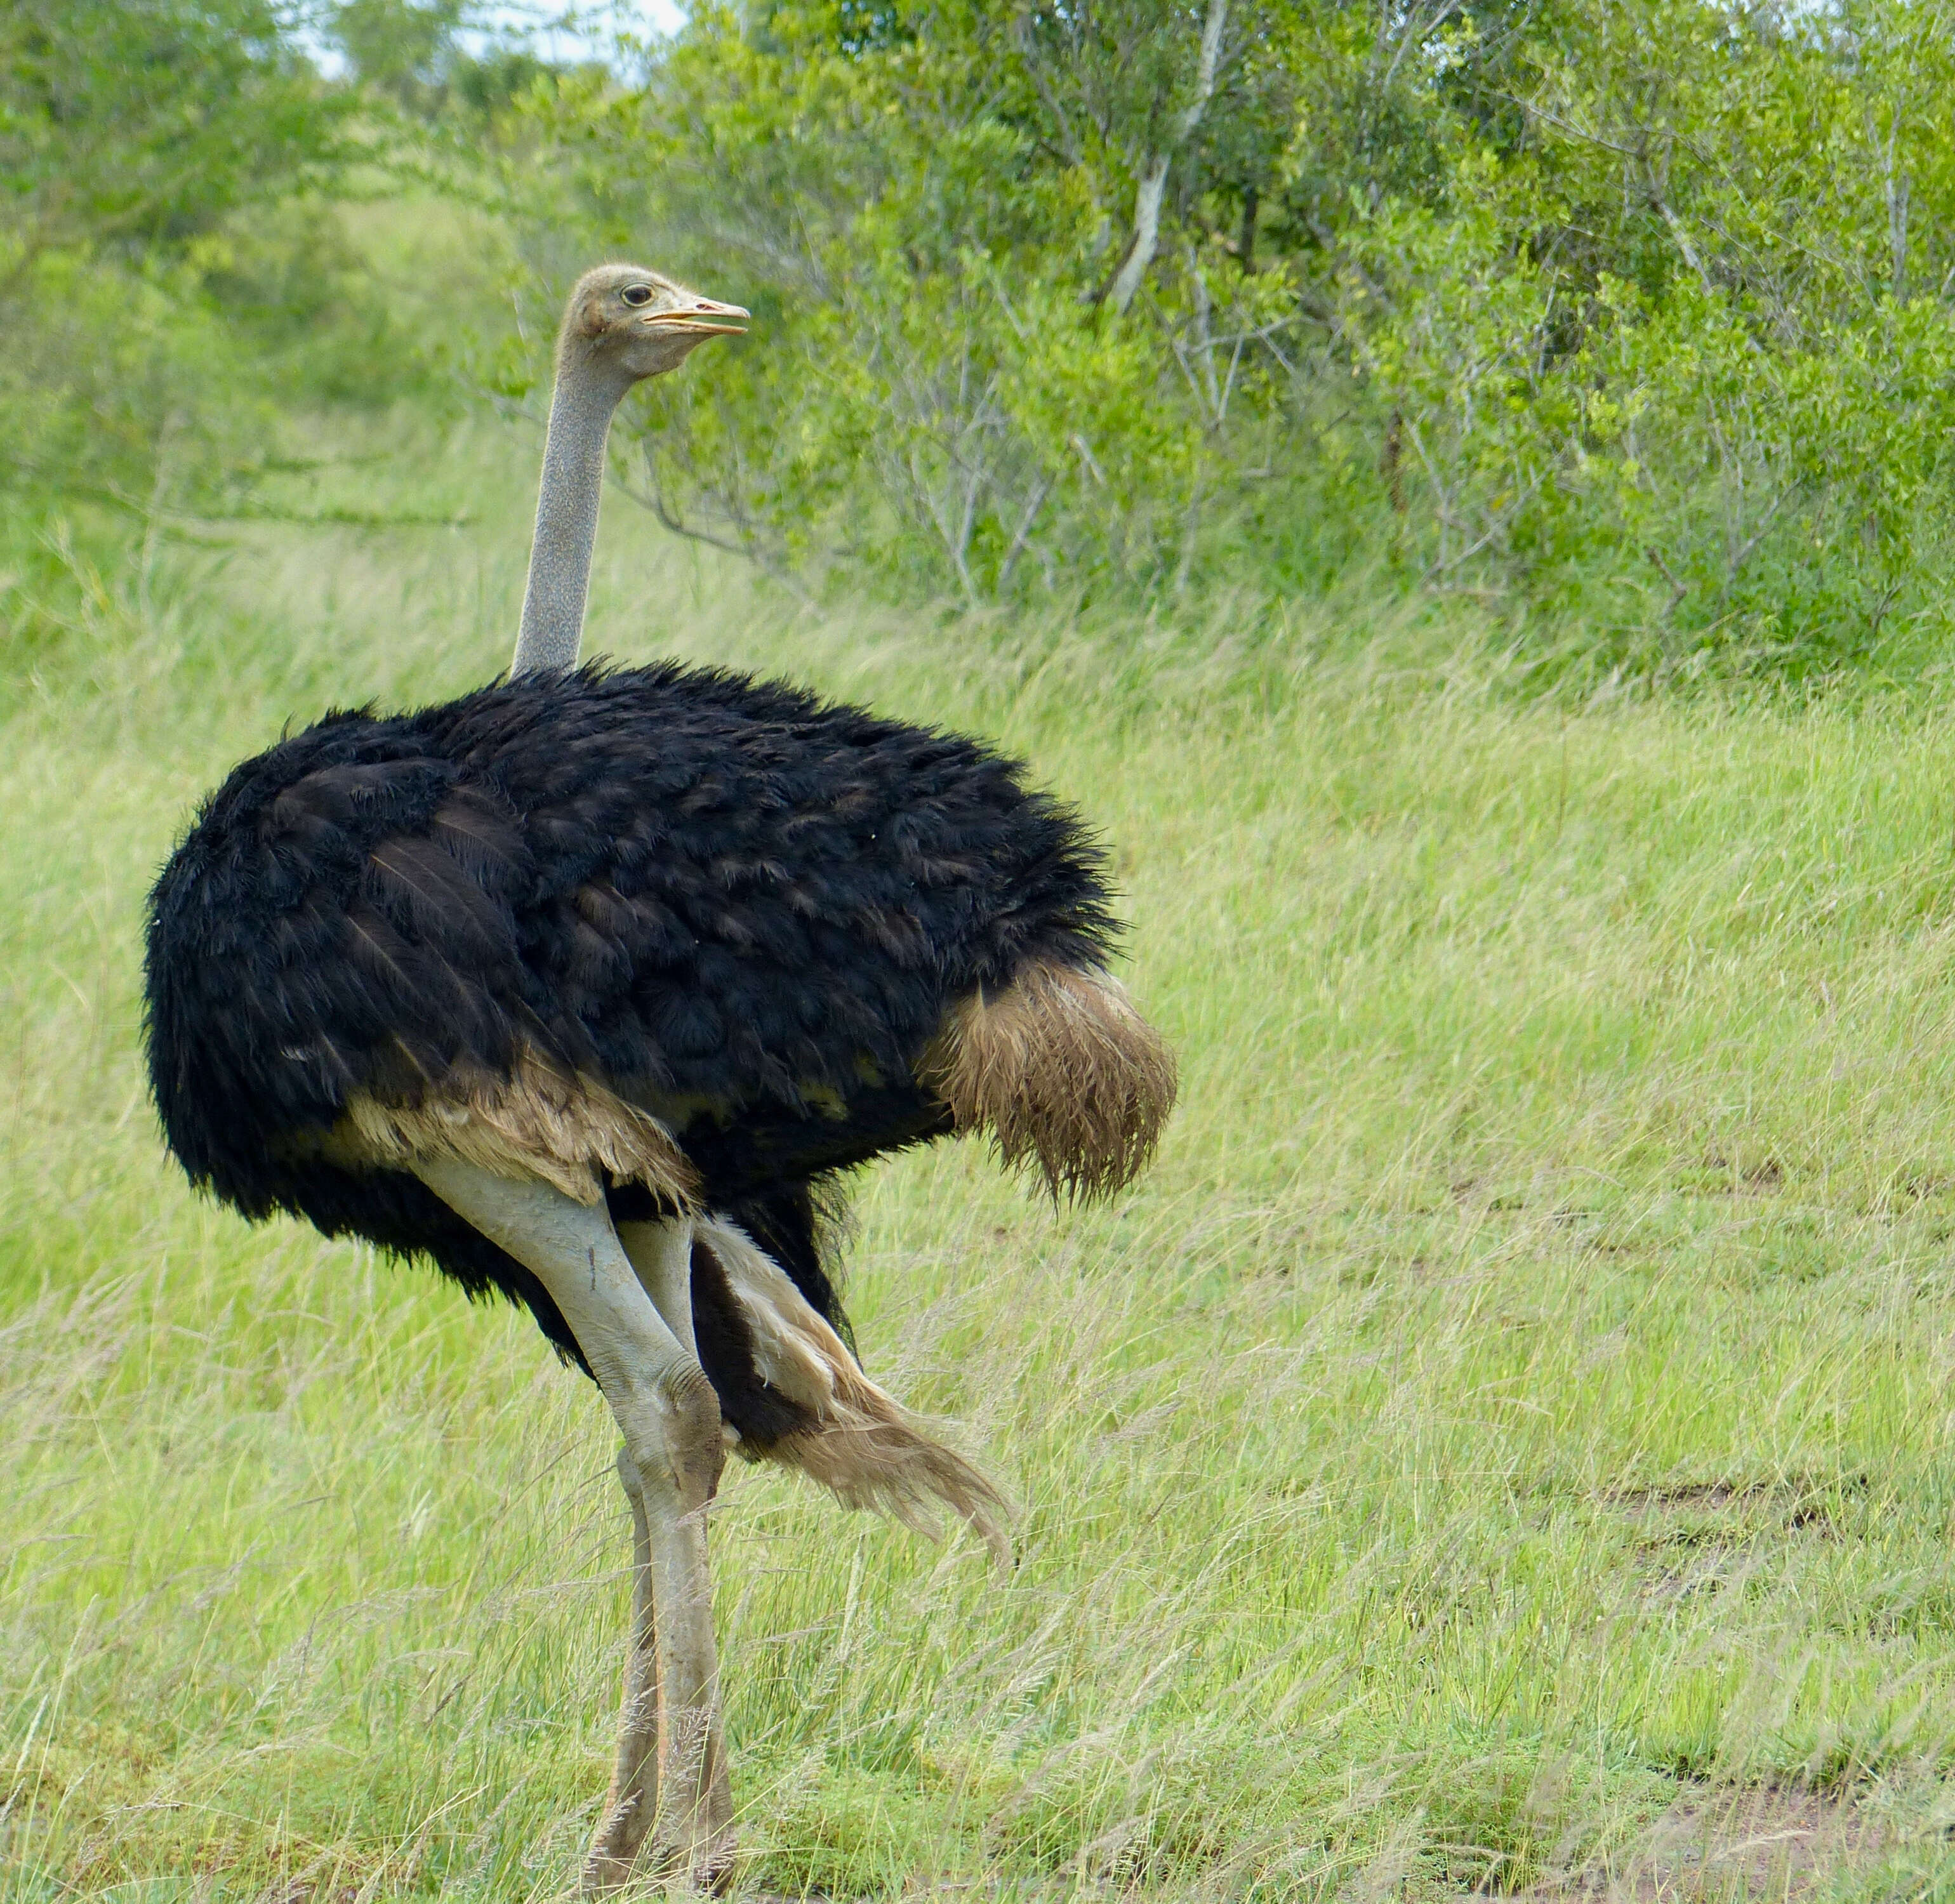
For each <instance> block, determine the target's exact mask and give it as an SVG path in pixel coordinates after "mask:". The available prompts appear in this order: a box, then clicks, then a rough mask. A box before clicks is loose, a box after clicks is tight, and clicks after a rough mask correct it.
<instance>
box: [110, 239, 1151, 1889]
mask: <svg viewBox="0 0 1955 1904" xmlns="http://www.w3.org/2000/svg"><path fill="white" fill-rule="evenodd" d="M746 316H747V313H745V311H743V310H740V309H739V308H738V307H736V306H733V305H730V304H719V303H716V302H714V301H713V300H711V299H709V298H706V297H700V296H699V295H698V294H697V293H695V292H694V291H690V290H688V289H686V288H685V287H683V286H682V285H677V284H675V283H673V282H672V281H671V280H669V279H666V278H665V277H663V276H661V275H660V274H658V273H657V272H652V271H647V270H643V269H639V268H638V267H637V266H628V265H609V266H602V267H600V268H599V269H597V270H595V271H593V272H589V273H588V274H587V275H585V276H584V278H583V279H581V280H580V281H579V282H578V285H577V286H576V288H575V291H573V292H572V294H571V298H570V301H569V304H568V307H567V310H566V311H565V316H564V321H563V325H562V331H561V333H560V335H559V338H558V342H557V351H556V386H555V390H554V393H553V395H552V401H551V407H550V416H549V433H548V438H547V442H546V449H545V453H544V463H543V480H542V484H541V489H540V496H539V499H538V502H537V526H536V535H535V540H534V544H533V546H532V550H531V555H530V571H529V578H528V584H527V590H526V593H525V595H524V603H523V614H522V624H521V633H520V635H519V637H518V641H517V645H516V653H515V663H514V666H513V667H512V671H511V674H510V677H509V678H508V679H506V680H505V681H500V682H498V683H496V684H492V685H490V687H487V688H483V689H481V690H480V691H477V692H476V693H474V694H468V695H465V696H464V697H462V698H461V699H460V700H455V701H451V702H449V703H445V704H444V705H442V706H439V707H427V708H423V709H421V710H419V711H417V712H412V713H400V714H378V713H373V712H372V711H371V710H358V711H355V712H350V713H349V712H337V713H329V714H328V715H327V716H326V717H325V718H324V719H323V720H320V722H317V723H316V725H313V726H311V727H309V728H307V729H306V730H305V731H304V732H302V733H299V734H297V735H291V736H290V737H289V738H286V739H284V740H282V741H279V744H277V745H276V746H275V747H271V748H270V749H269V750H268V751H266V752H265V753H263V754H260V755H258V756H257V757H256V758H255V759H253V760H247V761H246V762H245V763H244V764H243V765H242V766H239V767H238V768H237V769H235V771H234V772H233V773H231V776H230V777H229V778H228V779H227V780H226V781H225V782H224V784H223V785H222V786H221V787H219V788H218V789H217V791H216V792H215V793H214V794H213V795H210V797H209V798H208V799H207V800H206V801H205V802H204V804H203V807H202V808H201V810H200V811H199V813H198V814H197V817H196V818H195V820H194V823H192V825H191V826H190V830H189V832H188V833H187V835H186V836H185V837H184V841H183V842H182V844H181V846H179V847H178V849H177V851H176V852H175V855H174V856H173V857H172V858H171V860H170V861H169V862H168V864H167V866H166V867H165V869H164V870H163V872H162V875H161V876H160V877H159V879H158V880H157V882H156V887H155V889H154V891H153V893H152V895H151V896H150V915H149V921H148V945H147V958H146V991H147V1000H146V1002H147V1028H148V1038H149V1056H150V1075H151V1081H152V1084H153V1090H154V1093H155V1096H156V1104H157V1108H158V1110H159V1113H160V1116H161V1119H162V1127H163V1131H164V1135H165V1138H166V1139H167V1141H168V1144H169V1146H170V1147H171V1149H172V1150H173V1151H174V1153H175V1155H176V1157H177V1159H178V1161H179V1162H180V1163H181V1165H182V1166H183V1168H184V1170H185V1172H187V1174H188V1175H189V1177H190V1180H191V1182H193V1183H194V1184H195V1185H198V1186H200V1187H202V1188H207V1189H209V1190H210V1191H214V1192H215V1193H216V1194H217V1195H218V1196H219V1197H222V1198H223V1199H224V1200H225V1201H227V1202H228V1203H230V1204H232V1205H234V1206H235V1207H236V1208H237V1209H238V1210H239V1211H241V1213H243V1214H244V1216H247V1217H248V1218H251V1219H254V1220H255V1219H258V1218H262V1217H264V1216H268V1215H269V1214H271V1213H273V1212H275V1211H285V1212H288V1213H292V1214H294V1215H297V1216H302V1217H304V1218H306V1219H307V1220H310V1222H311V1223H313V1224H314V1225H316V1226H317V1227H318V1228H319V1229H320V1230H321V1231H323V1232H324V1233H325V1234H326V1235H329V1236H338V1235H356V1236H360V1237H363V1238H366V1239H367V1240H368V1241H369V1242H371V1243H373V1244H374V1245H377V1246H378V1247H379V1248H381V1249H382V1250H383V1251H388V1252H390V1253H392V1254H395V1255H397V1256H400V1257H421V1258H425V1259H427V1260H430V1261H432V1262H433V1264H435V1265H436V1267H438V1268H439V1269H440V1270H442V1271H444V1272H445V1273H446V1274H447V1275H449V1276H451V1277H452V1278H453V1279H454V1280H455V1282H458V1283H459V1284H460V1285H461V1287H462V1288H463V1289H464V1290H465V1291H467V1292H468V1293H469V1294H470V1295H474V1296H480V1295H486V1294H489V1293H491V1292H499V1293H500V1294H502V1295H504V1296H505V1297H507V1298H510V1299H511V1300H512V1301H516V1302H519V1303H521V1304H524V1305H525V1306H527V1308H528V1309H529V1311H530V1314H532V1315H533V1316H534V1318H535V1320H536V1321H537V1324H538V1325H539V1327H540V1328H541V1330H542V1331H543V1334H544V1336H546V1337H547V1338H548V1339H549V1341H550V1342H552V1344H553V1345H555V1347H556V1349H557V1351H558V1352H559V1355H562V1357H563V1358H565V1360H566V1361H569V1362H571V1363H573V1364H575V1365H576V1366H577V1367H579V1368H581V1370H583V1371H584V1373H585V1374H588V1375H590V1377H593V1379H594V1380H595V1381H596V1382H597V1385H598V1387H599V1388H600V1390H601V1391H602V1393H603V1397H604V1399H605V1401H606V1403H608V1405H609V1407H610V1409H611V1411H612V1415H613V1416H614V1417H615V1420H616V1422H617V1425H618V1427H619V1430H620V1432H621V1434H622V1439H623V1444H624V1445H623V1447H622V1450H621V1452H620V1453H619V1458H618V1472H619V1478H620V1480H621V1481H622V1484H623V1487H624V1490H625V1495H626V1497H627V1499H628V1502H629V1504H630V1506H631V1515H632V1520H633V1526H634V1570H633V1572H634V1604H633V1613H632V1622H631V1633H630V1638H629V1641H628V1648H627V1653H626V1660H625V1697H624V1704H623V1710H622V1718H621V1721H620V1727H619V1743H618V1748H617V1755H616V1759H615V1768H614V1771H613V1773H612V1784H611V1789H610V1793H609V1798H608V1799H607V1801H606V1805H605V1808H604V1810H603V1814H602V1815H601V1818H600V1824H599V1826H598V1829H597V1836H596V1839H595V1841H594V1843H593V1846H592V1847H591V1849H590V1855H589V1858H588V1859H587V1863H586V1865H585V1868H584V1889H585V1890H586V1892H587V1893H600V1892H603V1891H604V1890H608V1889H609V1888H611V1887H614V1886H615V1885H616V1884H619V1883H621V1882H622V1881H624V1880H625V1879H626V1878H628V1877H631V1875H633V1874H639V1875H655V1876H657V1877H661V1878H663V1879H666V1880H677V1881H682V1882H688V1883H690V1884H695V1885H697V1886H700V1887H703V1888H709V1889H711V1888H718V1887H720V1886H722V1884H724V1883H725V1882H726V1881H727V1880H728V1877H729V1872H730V1868H731V1858H732V1847H733V1839H732V1797H731V1789H730V1786H729V1779H728V1772H727V1755H726V1745H725V1742H724V1739H723V1737H722V1727H721V1722H720V1717H719V1712H720V1707H719V1679H718V1668H717V1665H716V1658H715V1653H714V1641H713V1625H712V1611H711V1598H710V1586H709V1578H708V1574H707V1541H706V1510H707V1504H708V1503H710V1500H712V1498H713V1493H714V1491H715V1490H716V1486H717V1484H718V1482H719V1478H720V1473H721V1469H722V1464H723V1462H724V1459H725V1456H726V1450H727V1449H729V1447H730V1448H731V1449H733V1450H735V1451H736V1452H738V1453H740V1454H741V1455H743V1456H747V1457H748V1458H750V1459H773V1460H775V1461H777V1462H782V1463H785V1464H786V1465H789V1466H792V1467H796V1468H800V1469H801V1470H802V1471H804V1472H805V1473H806V1474H809V1475H810V1476H811V1477H812V1478H814V1479H815V1480H816V1481H819V1482H820V1483H822V1484H824V1485H826V1487H829V1488H830V1489H831V1490H833V1492H834V1493H836V1494H837V1495H838V1496H839V1497H840V1498H841V1499H842V1501H843V1502H845V1503H847V1504H849V1505H851V1506H875V1507H880V1508H882V1509H886V1510H887V1511H889V1512H892V1513H894V1514H895V1515H897V1516H898V1517H899V1518H902V1519H903V1520H904V1521H905V1522H908V1523H910V1524H911V1525H919V1526H924V1527H933V1526H934V1525H935V1521H934V1515H933V1508H935V1507H936V1506H947V1507H948V1508H949V1509H952V1510H953V1511H954V1512H957V1513H959V1514H960V1515H962V1516H963V1517H964V1518H965V1519H966V1520H967V1521H968V1522H970V1523H971V1525H973V1527H974V1528H975V1529H976V1530H977V1532H978V1533H979V1534H981V1535H982V1536H983V1537H985V1538H986V1539H987V1541H990V1543H991V1544H992V1545H993V1548H994V1550H998V1549H1000V1548H1001V1547H1002V1542H1003V1534H1002V1533H1001V1531H1000V1519H1001V1518H1002V1516H1001V1504H1000V1500H999V1497H998V1496H997V1495H996V1493H995V1492H994V1491H993V1489H992V1487H990V1484H989V1483H988V1482H987V1481H986V1480H985V1479H984V1478H983V1477H982V1476H981V1474H978V1473H977V1471H975V1470H974V1468H971V1466H969V1465H968V1464H967V1463H966V1462H964V1461H963V1460H962V1459H960V1458H959V1456H956V1455H955V1454H954V1453H953V1452H951V1451H950V1450H949V1449H947V1448H946V1447H944V1446H942V1445H940V1443H938V1442H937V1441H935V1440H933V1439H932V1438H931V1437H930V1436H928V1435H927V1434H925V1433H924V1431H923V1430H922V1429H921V1427H919V1426H918V1424H917V1423H916V1422H915V1421H914V1420H913V1419H912V1418H911V1417H909V1416H908V1415H907V1414H905V1411H903V1409H902V1408H901V1407H900V1406H899V1405H898V1404H897V1403H896V1402H895V1401H894V1400H893V1399H892V1398H891V1397H890V1396H889V1395H888V1394H886V1393H885V1392H884V1391H883V1389H880V1387H878V1386H877V1385H876V1384H875V1383H873V1382H872V1381H870V1380H869V1378H868V1377H867V1375H865V1374H864V1372H863V1371H862V1369H861V1367H860V1365H859V1364H858V1362H857V1361H856V1359H855V1355H854V1354H853V1352H852V1337H851V1336H850V1333H849V1330H848V1322H847V1320H846V1318H845V1316H844V1315H843V1313H842V1308H841V1306H840V1304H839V1301H838V1299H837V1295H836V1286H835V1283H834V1282H833V1280H832V1279H831V1276H830V1270H829V1268H828V1259H827V1257H826V1254H825V1245H826V1241H827V1232H826V1229H825V1227H824V1224H823V1210H824V1208H825V1207H826V1203H827V1196H828V1195H829V1194H832V1191H833V1185H834V1183H835V1180H836V1177H837V1175H838V1173H842V1172H847V1171H848V1170H849V1169H852V1167H853V1166H856V1165H858V1164H861V1163H864V1162H865V1161H866V1160H868V1159H869V1158H870V1157H874V1156H877V1155H879V1154H880V1153H884V1152H886V1151H891V1150H900V1149H902V1148H903V1147H905V1146H907V1145H910V1144H918V1143H921V1142H924V1141H927V1140H929V1139H932V1138H937V1137H940V1136H943V1135H949V1134H952V1133H961V1132H966V1131H988V1132H989V1133H990V1136H991V1138H992V1139H993V1142H994V1144H995V1145H996V1149H997V1150H998V1151H999V1152H1000V1154H1001V1156H1002V1157H1003V1160H1004V1161H1005V1162H1006V1164H1007V1165H1008V1166H1010V1165H1018V1164H1025V1165H1028V1166H1033V1167H1035V1168H1036V1169H1037V1172H1039V1173H1040V1174H1041V1175H1042V1176H1043V1178H1044V1182H1045V1183H1046V1184H1047V1185H1048V1186H1049V1187H1050V1189H1051V1190H1052V1191H1053V1194H1055V1195H1070V1196H1075V1197H1091V1196H1097V1195H1100V1194H1106V1193H1108V1192H1110V1191H1113V1190H1115V1189H1116V1188H1119V1186H1120V1185H1122V1184H1124V1183H1125V1182H1126V1181H1127V1180H1128V1179H1129V1178H1130V1177H1131V1176H1132V1174H1133V1173H1134V1172H1135V1170H1137V1169H1138V1168H1139V1167H1140V1166H1141V1164H1142V1163H1144V1161H1145V1160H1146V1159H1147V1157H1148V1155H1149V1154H1150V1153H1151V1150H1152V1149H1153V1147H1154V1141H1155V1139H1156V1137H1157V1134H1158V1132H1159V1130H1160V1126H1161V1124H1162V1122H1163V1119H1164V1118H1165V1117H1166V1114H1167V1113H1168V1111H1169V1109H1170V1107H1171V1105H1172V1103H1173V1094H1174V1066H1173V1059H1172V1058H1171V1056H1170V1053H1169V1052H1168V1050H1167V1049H1166V1046H1164V1045H1163V1043H1162V1042H1161V1041H1160V1039H1159V1037H1157V1035H1156V1034H1155V1033H1154V1031H1152V1030H1151V1028H1149V1027H1148V1025H1147V1024H1146V1023H1145V1022H1144V1020H1142V1019H1141V1017H1140V1016H1139V1015H1138V1013H1137V1012H1135V1009H1134V1008H1133V1007H1132V1005H1131V1004H1130V1003H1129V1002H1128V1000H1127V998H1126V995H1125V993H1124V991H1123V990H1122V988H1121V987H1120V986H1119V983H1118V982H1117V981H1116V980H1114V979H1113V977H1111V976H1110V974H1109V973H1108V972H1107V968H1106V960H1107V954H1108V951H1109V949H1110V945H1111V943H1112V941H1113V936H1114V935H1115V933H1116V931H1117V930H1118V928H1117V927H1116V923H1115V921H1114V919H1113V915H1112V914H1111V911H1110V905H1109V898H1108V893H1107V886H1106V883H1105V879H1104V875H1103V867H1102V862H1101V857H1100V852H1099V850H1098V849H1097V847H1096V845H1094V842H1093V841H1092V839H1091V837H1090V836H1088V834H1087V833H1086V832H1085V831H1084V830H1083V829H1082V827H1081V823H1080V822H1079V821H1078V820H1077V819H1076V818H1075V817H1074V816H1073V815H1072V814H1071V813H1070V812H1069V811H1068V810H1066V809H1065V808H1063V807H1060V806H1059V805H1057V804H1055V803H1054V802H1053V801H1052V800H1050V798H1047V796H1045V795H1043V794H1041V793H1039V792H1037V791H1032V790H1030V789H1028V788H1026V787H1025V785H1023V784H1022V781H1021V779H1020V778H1019V769H1018V768H1017V767H1016V766H1015V765H1014V763H1011V762H1009V761H1007V760H1003V759H1001V758H1000V757H999V756H998V755H996V754H993V753H992V752H991V751H989V750H987V748H985V747H983V746H981V745H980V744H977V743H976V742H974V741H970V740H968V739H965V738H960V737H958V736H955V735H946V734H942V733H938V732H933V731H930V730H929V729H922V728H918V727H913V726H908V725H902V724H899V723H898V722H892V721H888V720H883V719H877V718H876V717H874V716H872V715H870V714H869V713H865V712H864V711H863V710H860V709H858V708H854V707H840V706H833V705H829V704H826V703H821V702H820V701H817V700H815V699H814V698H813V697H811V696H809V695H807V694H804V693H801V692H799V691H796V690H795V689H793V688H788V687H785V686H782V685H779V684H768V683H763V682H759V681H754V680H751V679H748V678H745V677H742V676H741V675H736V674H733V673H730V672H725V671H722V670H719V669H691V668H685V667H681V666H677V665H675V664H671V663H666V664H662V665H658V666H650V667H644V668H618V669H612V668H606V667H604V666H598V665H595V664H593V665H591V666H584V667H582V668H579V667H578V665H577V657H578V644H579V641H580V639H581V631H582V624H583V619H584V600H585V594H586V590H587V582H588V578H589V570H590V555H591V549H592V545H593V539H594V537H595V533H596V530H597V512H598V503H599V499H600V492H601V488H602V483H603V469H604V455H605V450H604V443H605V437H606V433H607V431H608V430H609V424H610V420H611V417H612V413H613V411H615V408H616V407H617V405H618V403H619V401H620V399H621V398H622V397H623V395H624V394H625V392H626V391H627V390H628V389H630V387H631V386H632V385H633V384H634V383H636V382H638V381H639V380H641V379H644V378H646V377H650V376H658V375H660V374H661V373H664V372H666V371H669V370H674V369H675V368H676V367H678V365H679V364H680V363H682V361H683V360H685V357H686V356H687V355H688V354H689V353H690V352H691V351H692V350H693V349H694V348H695V347H696V346H697V345H699V344H700V343H701V342H702V341H704V340H705V339H706V338H710V337H713V336H718V335H726V334H729V333H733V332H738V331H739V330H740V329H741V328H742V326H743V323H744V322H745V319H746ZM825 1193H826V1194H825Z"/></svg>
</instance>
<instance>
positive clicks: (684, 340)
mask: <svg viewBox="0 0 1955 1904" xmlns="http://www.w3.org/2000/svg"><path fill="white" fill-rule="evenodd" d="M746 327H747V313H746V312H745V311H744V310H741V308H740V307H739V306H738V304H720V303H719V302H717V301H716V300H714V299H713V298H710V297H701V296H700V294H699V293H698V292H697V291H691V290H688V288H686V287H685V285H680V284H675V283H674V282H672V279H669V278H667V277H665V276H663V275H661V274H660V273H659V272H656V271H647V270H646V269H644V266H641V265H634V264H601V265H600V266H598V267H597V269H596V270H594V271H587V272H585V273H584V275H583V276H582V277H581V278H580V279H578V281H577V288H576V289H575V290H574V291H572V292H571V294H570V303H569V305H568V307H567V308H566V309H565V312H564V314H563V332H562V335H561V337H560V338H559V340H558V345H557V363H558V367H559V370H570V369H572V368H573V367H586V366H587V367H588V368H589V369H590V370H593V371H597V372H598V373H600V374H603V373H605V372H609V376H610V378H611V379H615V380H617V381H618V382H622V383H635V382H637V381H638V380H639V379H641V378H643V377H656V376H662V375H663V373H665V372H666V371H667V370H677V369H678V367H679V366H680V365H681V364H682V363H684V362H685V360H686V359H687V357H689V356H690V355H691V354H692V352H693V351H694V350H696V349H697V348H698V347H699V346H700V345H701V344H703V343H704V342H705V341H706V340H707V338H709V337H738V335H741V332H743V331H745V329H746ZM579 360H581V363H580V361H579ZM607 380H608V379H607Z"/></svg>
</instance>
